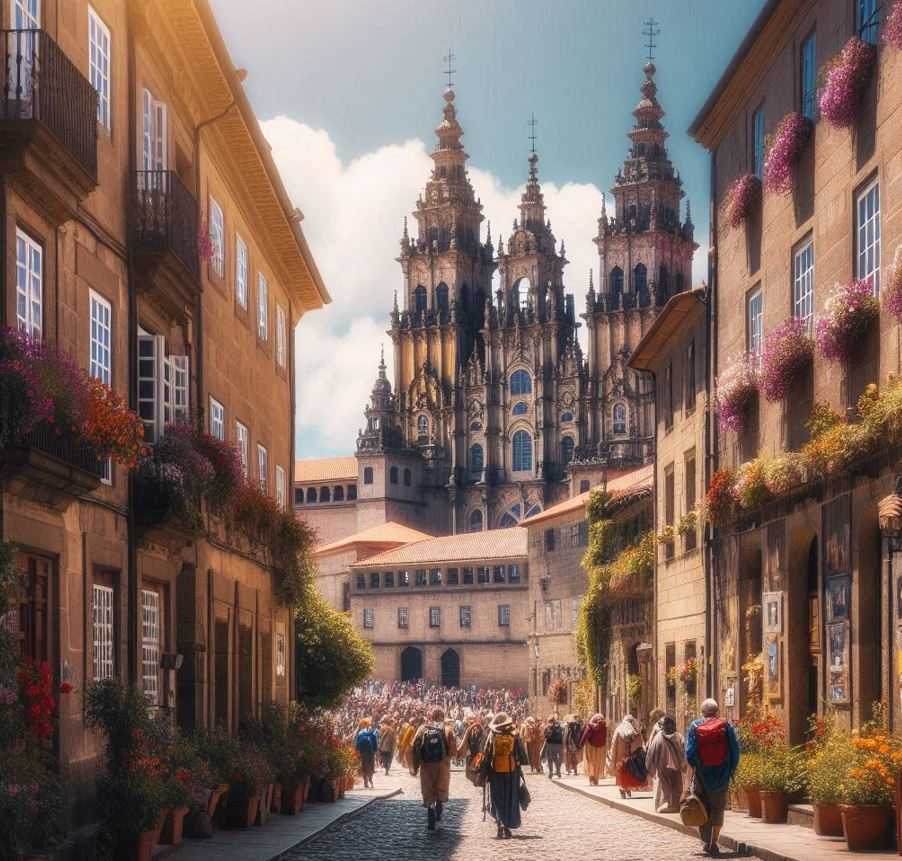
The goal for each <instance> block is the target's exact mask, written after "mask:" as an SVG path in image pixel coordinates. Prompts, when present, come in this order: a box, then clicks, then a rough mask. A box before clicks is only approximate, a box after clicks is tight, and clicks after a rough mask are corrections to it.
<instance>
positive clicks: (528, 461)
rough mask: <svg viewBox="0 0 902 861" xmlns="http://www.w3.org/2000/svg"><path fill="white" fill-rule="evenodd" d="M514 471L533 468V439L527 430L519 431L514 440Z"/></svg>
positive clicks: (524, 470)
mask: <svg viewBox="0 0 902 861" xmlns="http://www.w3.org/2000/svg"><path fill="white" fill-rule="evenodd" d="M512 443H513V446H512V447H513V465H514V472H528V471H531V470H532V439H531V438H530V436H529V434H528V433H527V432H526V431H522V430H521V431H517V432H516V433H515V434H514V438H513V440H512Z"/></svg>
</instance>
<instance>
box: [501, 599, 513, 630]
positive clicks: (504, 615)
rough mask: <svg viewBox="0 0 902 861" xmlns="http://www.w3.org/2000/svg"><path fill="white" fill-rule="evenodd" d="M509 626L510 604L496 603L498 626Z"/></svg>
mask: <svg viewBox="0 0 902 861" xmlns="http://www.w3.org/2000/svg"><path fill="white" fill-rule="evenodd" d="M510 626H511V605H510V604H499V605H498V627H499V628H509V627H510Z"/></svg>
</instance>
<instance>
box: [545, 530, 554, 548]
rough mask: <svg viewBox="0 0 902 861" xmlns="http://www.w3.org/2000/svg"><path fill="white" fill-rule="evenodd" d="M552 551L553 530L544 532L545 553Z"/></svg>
mask: <svg viewBox="0 0 902 861" xmlns="http://www.w3.org/2000/svg"><path fill="white" fill-rule="evenodd" d="M553 550H554V529H546V530H545V552H546V553H550V552H551V551H553Z"/></svg>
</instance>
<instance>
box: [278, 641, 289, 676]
mask: <svg viewBox="0 0 902 861" xmlns="http://www.w3.org/2000/svg"><path fill="white" fill-rule="evenodd" d="M287 669H288V647H287V643H286V642H285V635H284V634H283V633H282V632H281V631H277V632H276V678H277V679H284V678H285V673H286V671H287Z"/></svg>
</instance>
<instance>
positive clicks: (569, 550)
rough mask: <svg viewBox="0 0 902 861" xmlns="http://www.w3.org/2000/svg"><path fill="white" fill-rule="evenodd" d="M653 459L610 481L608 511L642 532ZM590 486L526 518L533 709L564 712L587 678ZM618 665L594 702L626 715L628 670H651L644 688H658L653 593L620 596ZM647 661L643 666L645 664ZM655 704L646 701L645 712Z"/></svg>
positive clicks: (616, 629)
mask: <svg viewBox="0 0 902 861" xmlns="http://www.w3.org/2000/svg"><path fill="white" fill-rule="evenodd" d="M651 481H652V469H651V467H650V466H649V467H641V468H639V469H636V470H633V471H631V472H629V473H626V474H623V475H620V476H618V477H617V478H615V479H612V480H611V481H609V482H607V484H606V490H607V492H608V493H609V494H610V496H611V498H610V502H609V503H608V506H607V511H608V513H609V515H610V517H611V518H612V519H613V520H614V521H615V522H616V523H617V524H618V525H619V526H621V527H625V526H626V525H627V524H634V528H633V530H632V531H633V532H634V533H635V534H639V533H640V532H643V531H647V530H648V529H650V528H651V509H652V496H651ZM590 494H591V491H586V492H584V493H581V494H578V495H576V496H573V497H571V498H570V499H567V500H565V501H564V502H560V503H558V504H557V505H554V506H552V507H551V508H548V509H546V510H545V511H543V512H541V513H539V514H536V515H534V516H533V517H529V518H527V519H526V520H525V521H523V527H524V528H525V529H526V531H527V533H528V535H529V570H530V574H531V577H530V585H529V606H530V621H531V625H530V628H529V640H530V644H529V645H530V649H529V697H530V710H531V711H532V713H533V714H538V715H546V714H550V713H551V712H552V711H553V710H555V709H558V710H559V711H560V712H561V713H562V714H563V713H564V712H566V711H572V710H573V709H574V708H575V706H576V690H575V687H576V685H577V684H579V683H580V682H581V681H582V680H583V679H584V678H585V672H584V669H583V667H582V666H581V665H580V661H579V655H578V652H577V645H576V631H577V624H578V621H579V612H580V605H581V603H582V600H583V596H584V595H585V593H586V586H587V583H588V580H587V577H586V572H585V570H584V568H583V566H582V561H583V557H584V556H585V553H586V548H587V545H588V539H589V524H588V520H587V515H586V506H587V504H588V502H589V497H590ZM613 631H614V634H613V637H612V641H613V648H612V652H611V655H612V657H611V663H612V667H613V669H612V671H611V672H610V673H609V677H608V680H609V684H608V688H607V690H604V691H596V692H595V695H594V699H595V707H598V708H601V709H602V710H603V711H604V712H605V714H606V715H607V716H608V717H609V718H611V719H619V718H620V717H623V713H622V712H621V709H622V708H623V707H624V706H625V705H626V702H627V693H626V684H627V678H628V676H630V675H640V672H641V673H642V674H644V676H645V677H646V678H645V692H646V694H647V698H648V699H649V701H650V702H651V701H652V697H653V694H652V691H651V669H652V667H651V631H652V601H651V596H650V595H648V596H644V597H641V596H635V595H631V596H630V597H629V598H628V599H627V600H625V601H623V602H618V604H617V607H616V609H615V612H614V614H613ZM640 664H641V665H642V668H641V670H640ZM555 682H559V683H560V682H563V685H564V689H565V693H564V695H563V696H562V700H563V701H562V700H558V701H557V702H552V701H551V699H550V698H549V692H550V690H551V689H552V687H553V686H554V685H555ZM650 708H651V706H647V707H645V708H644V709H643V714H645V713H647V712H648V711H649V710H650Z"/></svg>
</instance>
